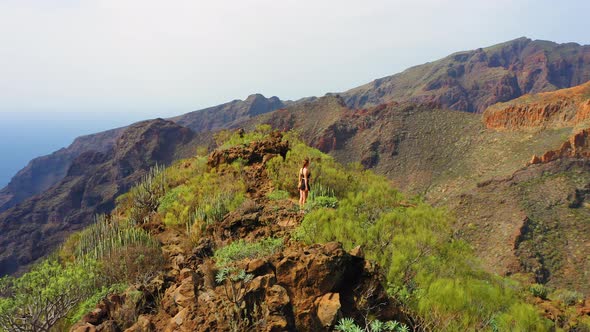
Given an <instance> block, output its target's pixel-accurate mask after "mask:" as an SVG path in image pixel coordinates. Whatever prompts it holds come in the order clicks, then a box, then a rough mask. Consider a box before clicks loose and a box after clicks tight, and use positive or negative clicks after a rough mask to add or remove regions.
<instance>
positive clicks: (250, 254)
mask: <svg viewBox="0 0 590 332" xmlns="http://www.w3.org/2000/svg"><path fill="white" fill-rule="evenodd" d="M282 246H283V239H282V238H278V239H275V238H266V239H263V240H260V241H257V242H245V241H244V240H238V241H234V242H232V243H230V244H229V245H227V246H225V247H222V248H220V249H217V250H216V251H215V254H214V255H213V258H214V260H215V262H216V263H217V265H218V266H226V265H229V264H230V263H232V262H234V261H238V260H242V259H245V258H260V257H265V256H269V255H272V254H273V253H275V252H276V251H277V250H278V249H280V248H281V247H282Z"/></svg>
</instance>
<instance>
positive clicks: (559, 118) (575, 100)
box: [483, 83, 590, 130]
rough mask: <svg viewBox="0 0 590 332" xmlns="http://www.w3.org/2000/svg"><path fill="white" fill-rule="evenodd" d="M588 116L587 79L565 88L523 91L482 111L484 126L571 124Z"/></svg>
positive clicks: (589, 86)
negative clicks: (531, 92)
mask: <svg viewBox="0 0 590 332" xmlns="http://www.w3.org/2000/svg"><path fill="white" fill-rule="evenodd" d="M589 120H590V83H585V84H583V85H580V86H576V87H573V88H569V89H562V90H557V91H554V92H545V93H539V94H535V95H526V96H523V97H520V98H517V99H515V100H513V101H510V102H506V103H499V104H496V105H493V106H490V107H489V108H488V109H486V111H485V112H484V113H483V121H484V123H485V125H486V127H488V128H492V129H501V130H518V129H523V128H560V127H575V126H577V125H580V124H583V123H585V122H587V121H589Z"/></svg>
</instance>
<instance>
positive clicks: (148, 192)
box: [128, 166, 166, 224]
mask: <svg viewBox="0 0 590 332" xmlns="http://www.w3.org/2000/svg"><path fill="white" fill-rule="evenodd" d="M165 194H166V178H165V174H164V168H163V167H161V166H155V167H153V168H152V169H150V171H149V172H148V174H147V175H146V176H144V177H143V179H142V181H141V182H140V183H139V184H138V185H136V186H135V187H133V188H132V189H131V191H130V192H129V195H128V197H129V199H130V200H131V202H132V207H131V210H130V215H129V217H130V218H131V220H133V221H134V222H136V223H138V224H141V223H145V222H147V221H148V220H149V217H150V216H151V214H152V213H154V212H156V211H157V210H158V207H159V206H160V198H161V197H162V196H164V195H165Z"/></svg>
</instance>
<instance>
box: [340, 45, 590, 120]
mask: <svg viewBox="0 0 590 332" xmlns="http://www.w3.org/2000/svg"><path fill="white" fill-rule="evenodd" d="M589 79H590V47H588V46H581V45H578V44H574V43H568V44H557V43H552V42H547V41H541V40H531V39H528V38H519V39H515V40H512V41H509V42H505V43H502V44H498V45H494V46H491V47H488V48H484V49H481V48H480V49H476V50H471V51H464V52H458V53H455V54H453V55H450V56H447V57H446V58H443V59H441V60H438V61H433V62H429V63H426V64H423V65H420V66H416V67H412V68H409V69H407V70H406V71H404V72H402V73H398V74H396V75H392V76H388V77H384V78H380V79H377V80H374V81H373V82H371V83H368V84H365V85H363V86H360V87H357V88H354V89H351V90H349V91H346V92H344V93H342V94H341V95H342V96H343V97H344V99H345V101H346V104H347V105H348V106H349V107H351V108H363V107H367V106H375V105H379V104H382V103H387V102H390V101H393V100H396V101H415V102H420V103H425V102H427V103H437V104H438V105H439V106H440V107H441V108H444V109H452V110H459V111H467V112H474V113H482V112H483V111H484V110H485V109H486V108H487V107H488V106H490V105H493V104H495V103H498V102H504V101H507V100H510V99H513V98H516V97H519V96H521V95H523V94H527V93H538V92H544V91H554V90H557V89H563V88H568V87H572V86H576V85H579V84H582V83H584V82H586V81H588V80H589Z"/></svg>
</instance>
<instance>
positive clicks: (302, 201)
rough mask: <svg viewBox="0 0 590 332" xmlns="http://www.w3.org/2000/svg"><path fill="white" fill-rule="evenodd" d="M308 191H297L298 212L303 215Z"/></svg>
mask: <svg viewBox="0 0 590 332" xmlns="http://www.w3.org/2000/svg"><path fill="white" fill-rule="evenodd" d="M307 195H309V190H299V212H301V213H303V211H304V209H303V208H304V207H305V202H306V201H307Z"/></svg>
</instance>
